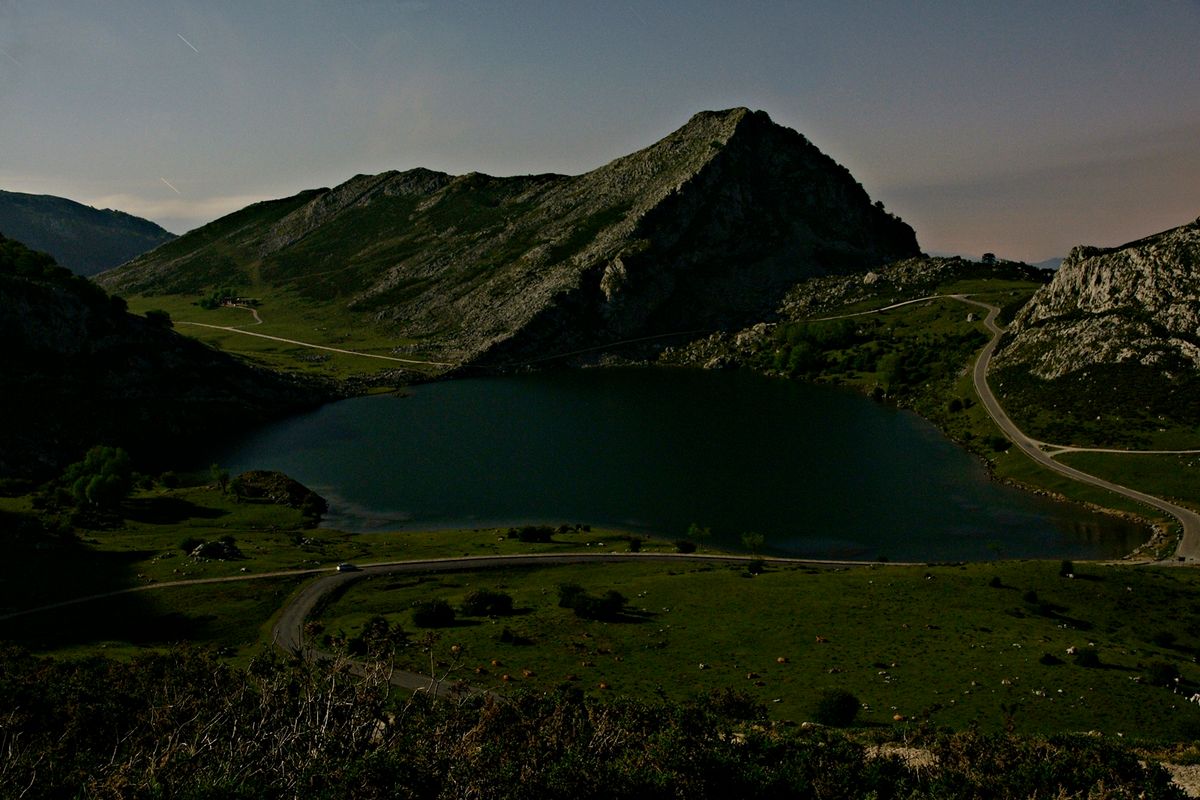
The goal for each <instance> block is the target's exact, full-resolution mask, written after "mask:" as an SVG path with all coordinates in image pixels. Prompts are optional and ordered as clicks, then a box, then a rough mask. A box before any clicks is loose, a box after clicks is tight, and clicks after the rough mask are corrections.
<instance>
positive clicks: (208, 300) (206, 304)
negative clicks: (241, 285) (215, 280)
mask: <svg viewBox="0 0 1200 800" xmlns="http://www.w3.org/2000/svg"><path fill="white" fill-rule="evenodd" d="M237 296H238V293H237V289H234V288H233V287H231V286H221V287H219V288H217V289H213V290H212V291H211V292H209V293H208V294H206V295H204V296H203V297H201V298H200V299H199V300H197V301H196V305H198V306H200V307H201V308H203V309H204V310H206V311H211V310H212V309H214V308H219V307H220V305H221V304H222V303H225V302H227V301H229V300H233V299H234V298H236V297H237Z"/></svg>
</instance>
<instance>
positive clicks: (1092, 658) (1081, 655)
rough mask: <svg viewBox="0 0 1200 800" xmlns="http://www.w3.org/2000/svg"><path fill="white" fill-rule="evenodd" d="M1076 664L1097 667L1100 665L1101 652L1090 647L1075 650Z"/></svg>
mask: <svg viewBox="0 0 1200 800" xmlns="http://www.w3.org/2000/svg"><path fill="white" fill-rule="evenodd" d="M1075 666H1077V667H1086V668H1088V669H1095V668H1096V667H1098V666H1100V654H1099V653H1097V652H1096V651H1095V650H1093V649H1092V648H1090V647H1085V648H1083V649H1082V650H1077V651H1075Z"/></svg>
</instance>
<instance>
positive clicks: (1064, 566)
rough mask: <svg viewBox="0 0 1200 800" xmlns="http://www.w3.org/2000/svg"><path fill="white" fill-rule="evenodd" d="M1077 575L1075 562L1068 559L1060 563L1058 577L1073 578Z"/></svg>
mask: <svg viewBox="0 0 1200 800" xmlns="http://www.w3.org/2000/svg"><path fill="white" fill-rule="evenodd" d="M1074 576H1075V563H1074V562H1072V561H1069V560H1067V559H1063V562H1062V563H1061V564H1059V565H1058V577H1060V578H1071V577H1074Z"/></svg>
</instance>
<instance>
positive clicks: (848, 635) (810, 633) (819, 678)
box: [321, 562, 1200, 739]
mask: <svg viewBox="0 0 1200 800" xmlns="http://www.w3.org/2000/svg"><path fill="white" fill-rule="evenodd" d="M1078 569H1079V570H1080V573H1081V574H1079V573H1077V574H1076V575H1075V577H1074V578H1066V577H1060V576H1059V565H1058V564H1057V563H1045V562H1030V563H999V564H989V565H982V564H977V565H967V566H939V567H928V568H909V567H895V566H877V567H864V568H855V569H850V570H842V571H838V570H818V569H791V568H787V569H775V568H772V569H770V570H768V571H767V573H765V574H763V575H760V576H757V577H753V578H752V577H749V576H748V575H747V574H746V573H745V572H744V570H743V569H742V568H738V567H725V566H711V567H710V566H693V565H688V566H680V567H677V568H673V569H667V568H665V567H663V566H660V565H653V564H615V565H607V564H605V565H588V566H572V567H554V568H539V569H522V570H510V571H504V572H480V573H460V574H454V575H441V576H425V577H413V576H404V577H388V576H379V577H374V578H370V579H367V580H364V581H362V582H360V583H358V584H356V585H354V587H353V588H351V589H350V590H349V591H348V592H347V593H346V594H344V595H343V596H342V597H340V598H339V599H337V600H336V601H335V602H333V603H331V604H330V605H329V606H328V607H326V608H325V609H324V611H323V613H322V616H321V621H322V624H323V625H324V631H325V632H326V633H334V634H338V633H345V634H347V635H349V636H353V635H355V633H356V632H357V631H358V630H359V629H360V628H361V627H362V625H363V623H364V622H365V621H366V620H367V619H369V618H370V617H372V616H374V615H382V616H384V617H385V618H387V619H388V620H389V621H391V622H393V623H396V624H399V625H400V626H402V627H403V628H404V629H405V630H407V631H409V632H410V633H413V641H414V642H418V644H416V645H413V646H410V647H409V648H407V649H406V650H403V651H401V654H400V655H399V662H400V663H401V664H402V665H403V666H405V667H407V668H409V669H413V670H415V671H421V672H425V673H428V672H429V669H430V663H429V655H428V653H427V652H426V650H425V648H423V647H421V646H420V645H419V642H420V640H421V637H422V636H423V635H424V632H422V631H420V630H419V629H417V628H416V627H415V626H414V624H413V620H412V614H411V611H410V607H411V605H412V603H414V602H415V601H419V600H428V599H435V598H440V599H445V600H447V601H448V602H450V603H451V604H452V605H454V606H458V605H459V604H460V603H461V602H462V600H463V598H464V597H465V596H466V594H467V593H468V592H470V591H473V590H477V589H491V590H496V591H503V592H506V593H508V594H510V595H511V596H512V597H513V599H514V605H515V608H516V613H515V614H513V615H512V616H509V617H499V618H469V617H461V616H460V618H459V619H458V621H457V622H456V624H455V625H454V626H452V627H449V628H442V629H439V630H437V632H436V633H437V640H436V642H435V643H434V644H433V656H434V659H435V669H436V671H437V672H438V673H439V674H441V673H448V675H449V678H450V679H456V678H463V679H468V680H470V682H471V683H472V685H476V686H481V687H486V688H489V689H493V690H496V691H511V690H513V689H515V688H518V687H524V688H536V689H539V690H543V689H552V688H555V687H559V686H564V685H565V686H571V687H576V688H578V689H580V690H582V691H584V692H585V693H587V694H598V695H603V694H605V693H612V694H625V695H635V696H654V695H659V696H666V697H670V698H676V699H679V698H684V697H687V696H690V695H694V694H697V693H704V692H708V691H711V690H714V689H719V688H724V687H731V688H734V689H738V690H741V691H745V692H748V693H749V694H750V695H751V696H752V697H754V698H755V699H757V700H758V701H760V702H762V703H764V704H765V705H766V706H767V708H768V710H769V713H770V715H771V716H772V718H774V719H777V720H793V721H799V720H803V719H806V718H807V716H806V715H807V714H808V710H809V708H810V707H811V704H812V703H813V701H814V700H815V698H816V697H817V695H818V694H819V692H821V691H822V690H824V689H827V688H844V689H848V690H849V691H851V692H853V693H854V694H855V695H856V696H857V697H858V698H859V700H860V701H861V702H862V703H863V704H864V712H863V715H862V721H863V722H864V723H866V724H867V725H869V726H873V725H887V726H891V725H893V724H895V723H896V720H895V719H894V717H895V716H896V715H900V716H903V717H905V718H906V719H905V720H904V721H903V723H904V724H905V725H907V724H914V723H916V722H919V721H921V720H927V721H928V722H929V723H930V724H931V725H933V726H950V727H953V728H958V729H961V728H964V727H967V726H970V725H978V726H980V727H982V728H985V729H1000V728H1002V727H1004V726H1005V724H1006V722H1011V724H1013V725H1015V728H1016V730H1018V731H1025V732H1054V731H1084V730H1100V731H1103V732H1105V733H1106V734H1109V735H1115V734H1121V735H1126V736H1131V737H1141V738H1150V739H1155V738H1161V739H1188V738H1192V737H1194V736H1195V735H1196V734H1197V733H1198V732H1200V706H1196V705H1194V704H1191V703H1187V702H1185V699H1184V698H1183V697H1181V696H1178V695H1176V694H1174V693H1172V691H1171V690H1170V689H1168V688H1163V687H1158V686H1153V685H1150V683H1149V682H1148V681H1150V680H1151V675H1152V668H1151V664H1153V663H1156V662H1161V664H1163V665H1170V667H1162V666H1160V667H1157V669H1158V670H1160V671H1161V670H1164V669H1165V670H1168V671H1169V669H1170V668H1174V669H1176V670H1178V672H1179V673H1180V674H1181V675H1182V683H1183V684H1184V686H1185V687H1186V688H1188V691H1189V692H1190V691H1192V690H1193V689H1191V687H1193V686H1194V685H1195V681H1197V680H1200V668H1197V667H1196V665H1195V663H1194V657H1195V655H1196V654H1197V652H1200V651H1198V650H1197V645H1198V644H1200V638H1198V634H1200V627H1198V626H1197V625H1196V623H1195V619H1196V616H1195V614H1196V612H1197V611H1200V607H1198V606H1197V601H1196V595H1195V592H1196V588H1197V581H1198V579H1200V576H1196V575H1195V574H1194V573H1192V572H1190V571H1183V570H1171V569H1157V570H1155V569H1138V568H1132V567H1110V566H1100V565H1090V564H1089V565H1086V566H1085V565H1080V566H1079V567H1078ZM569 582H575V583H578V584H580V585H582V586H583V587H585V588H586V589H587V590H588V591H591V592H593V593H602V592H604V591H607V590H609V589H615V590H617V591H619V592H621V593H622V594H624V595H625V596H626V597H627V598H629V600H630V606H629V607H630V613H629V614H627V615H626V617H625V618H624V619H622V620H620V621H616V622H600V621H594V620H592V621H589V620H583V619H580V618H578V617H576V616H575V615H574V614H573V613H572V612H571V611H570V610H568V609H564V608H560V607H559V606H558V604H557V599H558V595H557V587H558V586H559V585H560V584H562V583H569ZM997 584H998V585H997ZM506 631H507V634H505V632H506ZM454 646H457V647H458V648H459V650H458V654H457V655H455V654H453V653H452V651H451V648H452V647H454ZM1069 648H1077V649H1078V650H1079V651H1083V650H1088V651H1094V652H1095V654H1096V656H1097V657H1098V660H1097V661H1096V662H1095V663H1094V665H1093V666H1086V665H1083V664H1080V663H1076V657H1073V656H1072V655H1070V654H1069V653H1068V649H1069ZM781 659H782V660H781ZM503 675H508V676H509V680H507V681H505V680H503V678H502V676H503ZM602 685H603V686H605V687H607V688H601V687H602Z"/></svg>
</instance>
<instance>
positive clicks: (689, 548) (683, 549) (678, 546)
mask: <svg viewBox="0 0 1200 800" xmlns="http://www.w3.org/2000/svg"><path fill="white" fill-rule="evenodd" d="M675 552H676V553H694V552H696V543H695V542H692V541H688V540H687V539H676V540H675Z"/></svg>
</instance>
